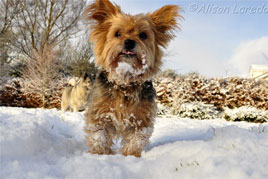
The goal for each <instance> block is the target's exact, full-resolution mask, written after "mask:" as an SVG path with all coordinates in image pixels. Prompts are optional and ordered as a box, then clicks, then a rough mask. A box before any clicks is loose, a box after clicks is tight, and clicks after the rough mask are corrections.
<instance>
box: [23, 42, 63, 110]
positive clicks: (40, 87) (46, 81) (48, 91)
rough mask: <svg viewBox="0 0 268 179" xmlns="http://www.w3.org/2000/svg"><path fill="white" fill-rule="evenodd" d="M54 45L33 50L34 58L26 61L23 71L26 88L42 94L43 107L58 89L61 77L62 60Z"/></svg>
mask: <svg viewBox="0 0 268 179" xmlns="http://www.w3.org/2000/svg"><path fill="white" fill-rule="evenodd" d="M53 48H54V47H53V46H52V45H47V44H44V48H43V49H41V50H39V51H36V50H35V51H34V52H33V58H30V59H29V60H27V62H26V69H25V70H24V71H23V79H24V80H25V87H24V88H25V90H26V91H27V92H31V93H36V94H38V95H40V96H41V98H42V102H43V107H46V104H47V103H48V102H49V98H50V96H52V95H53V93H55V91H57V86H58V81H59V79H60V78H61V76H60V75H59V70H60V69H61V61H60V60H59V59H58V58H57V55H58V51H57V50H54V49H53Z"/></svg>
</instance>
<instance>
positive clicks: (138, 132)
mask: <svg viewBox="0 0 268 179" xmlns="http://www.w3.org/2000/svg"><path fill="white" fill-rule="evenodd" d="M152 132H153V128H152V127H144V128H141V129H133V130H129V132H127V133H126V135H125V136H123V139H122V142H121V143H122V145H123V148H122V149H121V152H122V154H123V155H125V156H127V155H134V156H136V157H141V152H142V150H143V149H144V147H146V146H147V145H148V144H149V138H150V137H151V135H152Z"/></svg>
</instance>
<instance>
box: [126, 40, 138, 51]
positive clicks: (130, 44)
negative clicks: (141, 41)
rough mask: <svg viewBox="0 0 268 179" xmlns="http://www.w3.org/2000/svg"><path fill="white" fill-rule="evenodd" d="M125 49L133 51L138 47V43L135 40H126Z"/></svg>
mask: <svg viewBox="0 0 268 179" xmlns="http://www.w3.org/2000/svg"><path fill="white" fill-rule="evenodd" d="M124 45H125V49H126V50H131V49H133V48H134V47H135V45H136V42H135V41H134V40H131V39H127V40H125V44H124Z"/></svg>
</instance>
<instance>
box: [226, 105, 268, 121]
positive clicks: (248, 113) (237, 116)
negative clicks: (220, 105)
mask: <svg viewBox="0 0 268 179" xmlns="http://www.w3.org/2000/svg"><path fill="white" fill-rule="evenodd" d="M223 117H224V118H225V119H226V120H228V121H248V122H268V110H262V109H257V108H255V107H250V106H242V107H239V108H235V109H229V108H224V112H223Z"/></svg>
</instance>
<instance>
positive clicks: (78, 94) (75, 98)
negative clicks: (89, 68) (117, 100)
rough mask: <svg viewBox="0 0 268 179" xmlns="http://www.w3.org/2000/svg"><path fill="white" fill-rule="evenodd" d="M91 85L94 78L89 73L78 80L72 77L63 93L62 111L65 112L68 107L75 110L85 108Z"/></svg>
mask: <svg viewBox="0 0 268 179" xmlns="http://www.w3.org/2000/svg"><path fill="white" fill-rule="evenodd" d="M91 87H92V80H91V78H90V77H89V76H88V75H87V73H85V75H84V77H81V78H79V80H78V82H76V80H75V79H71V80H70V81H69V83H68V86H67V87H66V88H65V89H64V90H63V93H62V97H61V98H62V99H61V112H62V113H63V112H65V111H66V110H68V109H69V110H72V111H73V112H78V111H81V110H85V107H86V103H87V101H88V97H89V93H90V88H91Z"/></svg>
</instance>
